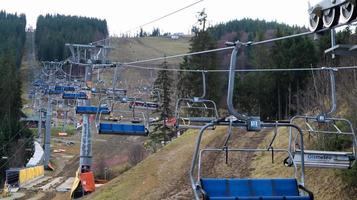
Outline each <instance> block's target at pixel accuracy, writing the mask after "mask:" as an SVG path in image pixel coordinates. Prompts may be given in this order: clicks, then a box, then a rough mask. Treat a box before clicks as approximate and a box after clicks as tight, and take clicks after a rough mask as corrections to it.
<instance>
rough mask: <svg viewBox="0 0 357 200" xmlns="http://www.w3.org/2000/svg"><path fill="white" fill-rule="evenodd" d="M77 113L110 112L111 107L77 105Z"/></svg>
mask: <svg viewBox="0 0 357 200" xmlns="http://www.w3.org/2000/svg"><path fill="white" fill-rule="evenodd" d="M76 113H77V114H97V113H101V114H103V115H104V114H107V115H109V114H110V109H109V108H108V107H104V106H103V107H102V106H99V107H97V106H77V107H76Z"/></svg>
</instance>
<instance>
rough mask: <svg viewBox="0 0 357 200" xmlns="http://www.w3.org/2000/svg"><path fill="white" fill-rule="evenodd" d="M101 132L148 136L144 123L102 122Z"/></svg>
mask: <svg viewBox="0 0 357 200" xmlns="http://www.w3.org/2000/svg"><path fill="white" fill-rule="evenodd" d="M99 134H113V135H129V136H130V135H132V136H146V135H147V131H146V128H145V126H144V125H137V124H111V123H100V124H99Z"/></svg>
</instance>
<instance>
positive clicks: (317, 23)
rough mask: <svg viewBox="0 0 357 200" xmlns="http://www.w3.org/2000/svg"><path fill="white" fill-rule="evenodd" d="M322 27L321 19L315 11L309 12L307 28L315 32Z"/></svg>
mask: <svg viewBox="0 0 357 200" xmlns="http://www.w3.org/2000/svg"><path fill="white" fill-rule="evenodd" d="M321 28H322V19H321V17H320V16H319V15H317V14H316V13H311V14H310V16H309V29H310V31H311V32H315V31H317V30H319V29H321Z"/></svg>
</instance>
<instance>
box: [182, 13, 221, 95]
mask: <svg viewBox="0 0 357 200" xmlns="http://www.w3.org/2000/svg"><path fill="white" fill-rule="evenodd" d="M206 17H207V16H206V14H204V13H202V12H201V13H200V18H199V19H198V21H199V23H200V24H202V26H203V27H202V29H198V28H197V27H196V28H195V29H194V30H196V32H195V36H194V37H192V39H191V41H190V42H191V47H190V52H197V51H205V50H210V49H215V48H217V46H216V43H217V42H216V41H215V40H214V38H213V37H212V36H211V35H210V33H209V32H208V31H206V30H205V29H204V28H205V20H206ZM217 66H218V57H217V54H216V53H209V54H199V55H193V56H190V57H186V58H184V61H183V62H182V63H181V64H180V68H181V69H190V70H215V69H217ZM178 79H179V84H178V86H177V89H178V91H179V95H180V97H195V96H201V94H202V90H203V82H202V75H201V74H200V73H188V72H181V73H179V77H178ZM206 83H207V93H206V97H205V98H207V99H211V100H213V101H216V102H217V101H218V100H219V97H220V96H221V88H222V84H221V79H220V76H219V74H216V73H209V74H206Z"/></svg>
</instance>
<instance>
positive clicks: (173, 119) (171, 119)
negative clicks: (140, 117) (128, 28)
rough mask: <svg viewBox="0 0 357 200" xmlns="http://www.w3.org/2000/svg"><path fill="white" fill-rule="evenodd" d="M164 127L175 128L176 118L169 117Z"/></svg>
mask: <svg viewBox="0 0 357 200" xmlns="http://www.w3.org/2000/svg"><path fill="white" fill-rule="evenodd" d="M166 125H167V126H175V125H176V118H175V117H171V118H168V119H167V120H166Z"/></svg>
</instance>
